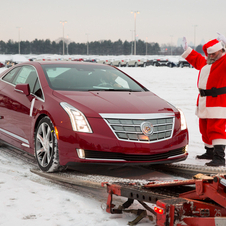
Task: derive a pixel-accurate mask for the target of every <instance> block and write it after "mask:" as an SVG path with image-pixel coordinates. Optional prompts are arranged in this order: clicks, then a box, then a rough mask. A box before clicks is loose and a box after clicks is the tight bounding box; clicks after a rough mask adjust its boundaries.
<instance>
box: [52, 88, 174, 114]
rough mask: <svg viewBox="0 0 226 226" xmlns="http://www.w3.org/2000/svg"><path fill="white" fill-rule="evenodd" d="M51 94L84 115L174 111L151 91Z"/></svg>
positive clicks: (64, 92) (58, 92)
mask: <svg viewBox="0 0 226 226" xmlns="http://www.w3.org/2000/svg"><path fill="white" fill-rule="evenodd" d="M53 95H54V96H55V97H57V98H59V99H60V100H61V102H67V103H68V104H70V105H72V106H74V107H75V108H77V109H78V110H80V111H81V112H83V114H85V115H86V117H100V115H99V113H102V114H103V113H113V114H120V113H121V114H123V113H124V114H149V113H172V112H174V111H176V109H175V108H174V107H173V106H172V105H170V104H169V103H168V102H166V101H165V100H163V99H161V98H160V97H158V96H156V95H155V94H153V93H152V92H115V91H98V92H97V91H90V92H78V91H73V92H72V91H53Z"/></svg>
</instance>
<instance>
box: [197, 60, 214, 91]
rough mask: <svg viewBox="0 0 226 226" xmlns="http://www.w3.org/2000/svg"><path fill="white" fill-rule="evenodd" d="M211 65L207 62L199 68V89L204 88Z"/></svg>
mask: <svg viewBox="0 0 226 226" xmlns="http://www.w3.org/2000/svg"><path fill="white" fill-rule="evenodd" d="M211 66H212V64H207V65H205V66H204V67H203V68H202V69H201V71H200V77H199V84H198V87H199V89H206V84H207V80H208V78H209V75H210V69H211Z"/></svg>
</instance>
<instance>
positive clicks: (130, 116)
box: [99, 113, 175, 119]
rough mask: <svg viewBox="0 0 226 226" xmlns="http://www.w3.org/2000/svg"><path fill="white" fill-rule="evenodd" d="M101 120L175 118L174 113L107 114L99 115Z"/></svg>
mask: <svg viewBox="0 0 226 226" xmlns="http://www.w3.org/2000/svg"><path fill="white" fill-rule="evenodd" d="M99 115H100V116H101V117H102V118H120V119H157V118H169V117H175V114H174V113H159V114H158V113H149V114H108V113H99Z"/></svg>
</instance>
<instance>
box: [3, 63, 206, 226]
mask: <svg viewBox="0 0 226 226" xmlns="http://www.w3.org/2000/svg"><path fill="white" fill-rule="evenodd" d="M120 69H121V70H123V71H125V72H126V73H128V74H129V75H131V76H132V77H134V78H135V79H136V80H138V81H139V82H140V83H142V84H143V85H144V86H146V87H147V88H148V89H150V90H151V91H153V92H154V93H156V94H157V95H158V96H160V97H162V98H163V99H165V100H167V101H169V102H170V103H172V104H173V105H174V106H176V107H179V108H180V109H182V110H183V112H184V114H185V116H186V119H187V125H188V129H189V136H190V144H189V157H188V159H187V160H186V161H184V162H183V163H189V164H200V165H204V164H205V162H206V161H205V160H202V161H198V160H196V159H195V156H196V155H197V154H201V153H202V152H203V143H202V141H201V136H200V134H199V130H198V118H197V117H196V116H195V104H196V97H197V93H198V91H197V88H196V79H197V75H198V72H197V71H196V70H195V69H193V68H168V67H153V66H149V67H146V68H120ZM2 70H4V69H2V68H1V69H0V72H1V71H2ZM29 168H30V165H28V164H25V163H24V162H22V161H21V160H17V159H15V158H13V157H9V156H7V155H6V154H4V153H2V152H1V151H0V200H1V202H0V225H3V226H11V225H17V226H30V225H32V226H36V225H37V226H40V225H42V226H75V225H76V226H79V225H81V226H86V225H87V226H88V225H89V226H90V225H95V226H119V225H120V226H121V225H127V223H128V221H131V220H133V219H134V218H135V216H134V215H131V214H123V215H111V214H108V213H106V212H105V209H104V208H103V205H104V204H105V203H106V200H107V199H106V198H107V193H106V190H104V191H96V190H91V189H88V191H87V190H86V189H81V188H78V190H77V191H76V192H74V191H71V190H68V189H65V188H63V187H62V186H59V185H55V184H53V183H51V182H50V181H48V180H46V179H44V178H40V177H38V176H37V175H34V174H32V173H31V172H30V170H29ZM139 225H141V226H146V225H154V223H150V221H149V220H148V219H143V220H142V221H141V222H140V223H139Z"/></svg>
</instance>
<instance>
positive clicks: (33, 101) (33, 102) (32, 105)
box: [30, 97, 35, 117]
mask: <svg viewBox="0 0 226 226" xmlns="http://www.w3.org/2000/svg"><path fill="white" fill-rule="evenodd" d="M34 104H35V97H34V98H33V99H32V101H31V108H30V117H32V113H33V109H34Z"/></svg>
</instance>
